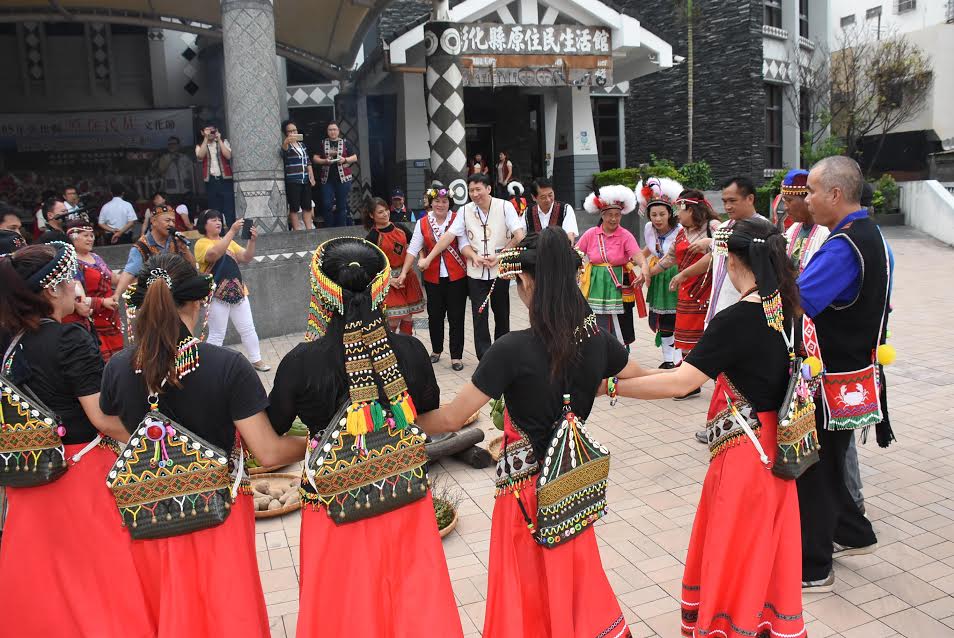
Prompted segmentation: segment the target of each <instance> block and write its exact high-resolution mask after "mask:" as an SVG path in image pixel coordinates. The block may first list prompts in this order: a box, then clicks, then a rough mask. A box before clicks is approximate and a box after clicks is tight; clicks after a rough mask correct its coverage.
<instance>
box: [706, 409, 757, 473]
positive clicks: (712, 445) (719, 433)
mask: <svg viewBox="0 0 954 638" xmlns="http://www.w3.org/2000/svg"><path fill="white" fill-rule="evenodd" d="M734 405H735V408H736V409H737V410H738V411H739V414H740V415H741V416H742V418H743V419H745V422H746V423H748V425H749V427H750V428H752V431H753V432H758V431H759V429H760V428H761V427H762V425H761V423H760V422H759V420H758V418H757V417H756V414H755V412H754V411H753V410H752V406H751V405H750V404H749V402H748V401H746V400H745V399H743V398H741V397H740V398H738V399H735V401H734ZM706 435H707V437H708V439H709V455H710V459H715V457H717V456H719V455H720V454H722V453H723V452H725V451H726V450H727V449H729V448H730V447H733V446H735V445H738V444H739V443H740V442H741V441H742V440H743V439H745V431H744V430H743V429H742V426H741V425H739V423H738V421H737V420H736V419H735V417H734V416H733V415H732V408H731V407H730V406H726V407H724V408H722V410H720V411H719V412H718V413H717V414H716V415H715V416H714V417H712V418H711V419H709V421H708V422H706Z"/></svg>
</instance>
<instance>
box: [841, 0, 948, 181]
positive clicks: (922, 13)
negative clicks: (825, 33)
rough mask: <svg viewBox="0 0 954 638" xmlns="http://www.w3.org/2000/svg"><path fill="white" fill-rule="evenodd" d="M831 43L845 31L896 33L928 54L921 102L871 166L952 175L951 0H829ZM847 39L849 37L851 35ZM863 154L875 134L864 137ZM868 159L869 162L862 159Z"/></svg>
mask: <svg viewBox="0 0 954 638" xmlns="http://www.w3.org/2000/svg"><path fill="white" fill-rule="evenodd" d="M830 5H831V9H830V21H829V24H830V30H829V47H830V49H831V50H832V51H833V52H835V53H837V52H838V51H839V50H840V49H841V48H842V47H843V45H844V43H845V37H846V36H845V34H846V32H848V33H855V34H857V35H856V36H855V37H859V36H860V37H866V38H872V39H880V38H883V37H890V36H896V35H900V36H903V37H905V38H906V39H907V40H908V41H910V42H911V43H912V44H914V45H916V46H917V47H919V48H920V49H921V50H922V51H923V52H924V54H926V55H927V56H928V57H929V58H930V64H931V67H932V68H933V73H932V75H933V81H932V83H931V89H930V93H929V95H928V97H927V100H926V103H925V106H924V108H923V109H922V110H921V111H920V113H918V114H917V115H916V116H915V117H913V118H911V119H909V120H908V121H906V122H903V123H901V124H900V125H899V126H898V127H896V128H895V129H894V130H893V131H892V132H891V133H890V134H889V135H888V136H887V138H886V140H885V145H884V148H883V149H882V150H881V152H880V153H879V154H878V157H877V163H876V165H875V166H874V167H873V168H874V170H876V171H878V172H880V171H891V172H892V173H895V174H896V175H898V176H899V177H911V178H916V179H923V178H925V177H931V178H936V177H937V178H943V179H945V180H947V181H954V110H952V109H951V104H954V82H951V81H950V77H951V69H952V68H954V0H890V1H888V2H869V3H866V4H864V8H861V5H859V3H858V2H856V1H853V0H831V2H830ZM849 41H850V38H849ZM860 146H861V151H862V154H863V157H862V161H864V160H865V156H867V155H869V154H871V152H872V149H873V148H874V147H876V146H877V140H876V139H874V138H872V139H867V140H865V139H863V140H862V144H861V145H860ZM865 164H866V165H867V162H865Z"/></svg>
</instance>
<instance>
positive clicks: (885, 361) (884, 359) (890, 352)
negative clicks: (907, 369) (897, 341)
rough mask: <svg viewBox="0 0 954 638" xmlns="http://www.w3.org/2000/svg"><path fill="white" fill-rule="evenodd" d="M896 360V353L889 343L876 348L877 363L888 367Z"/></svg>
mask: <svg viewBox="0 0 954 638" xmlns="http://www.w3.org/2000/svg"><path fill="white" fill-rule="evenodd" d="M897 358H898V352H897V350H895V349H894V346H892V345H891V344H890V343H885V344H883V345H880V346H878V363H880V364H881V365H883V366H889V365H891V364H892V363H894V360H895V359H897Z"/></svg>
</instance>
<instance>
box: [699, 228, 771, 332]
mask: <svg viewBox="0 0 954 638" xmlns="http://www.w3.org/2000/svg"><path fill="white" fill-rule="evenodd" d="M775 232H778V231H775ZM713 252H714V253H715V254H716V255H720V256H722V257H728V255H729V253H730V252H734V253H741V252H747V253H748V261H749V264H750V266H751V267H752V273H753V274H754V275H755V283H756V285H757V286H758V288H759V296H760V297H761V298H762V309H763V310H764V311H765V320H766V322H767V323H768V325H769V327H770V328H774V329H775V330H778V331H779V332H780V333H782V334H785V323H784V321H785V315H784V312H783V310H782V295H781V293H780V292H779V290H778V276H777V275H776V274H775V267H774V266H773V265H772V258H771V254H770V250H769V246H768V243H767V242H766V241H765V238H763V237H753V236H752V235H750V234H748V233H746V232H742V231H739V230H737V229H736V227H735V226H732V227H729V228H720V229H719V230H717V231H716V232H715V237H714V248H713Z"/></svg>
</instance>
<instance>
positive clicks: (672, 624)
mask: <svg viewBox="0 0 954 638" xmlns="http://www.w3.org/2000/svg"><path fill="white" fill-rule="evenodd" d="M885 235H886V236H887V238H888V240H889V242H890V243H891V246H892V248H893V250H894V253H895V256H896V260H897V271H896V279H895V288H894V313H893V314H892V318H891V325H892V332H893V337H892V343H893V344H894V345H895V346H896V347H897V349H898V362H897V363H896V364H894V365H893V366H891V367H889V368H888V371H887V378H888V383H889V386H888V388H889V402H890V408H891V415H892V424H893V427H894V430H895V433H896V435H897V437H898V442H897V443H896V444H894V445H892V446H891V447H890V448H889V449H887V450H882V449H880V448H878V447H877V445H876V444H875V443H874V441H873V440H872V441H870V442H869V443H868V444H867V445H862V446H859V453H860V457H861V464H862V475H863V479H864V483H865V490H864V492H865V499H866V505H867V511H868V516H869V517H870V518H871V520H872V521H873V522H874V526H875V530H876V532H877V534H878V538H879V542H880V547H879V549H878V550H877V552H876V553H874V554H872V555H868V556H856V557H849V558H845V559H842V560H840V561H838V562H837V563H836V567H835V573H836V577H837V581H836V585H835V591H834V592H833V593H830V594H812V595H808V596H806V597H805V601H804V602H805V614H806V618H807V619H808V620H809V623H808V635H809V636H811V637H812V638H824V637H826V636H842V637H844V638H889V637H895V636H905V637H908V638H943V637H948V636H949V637H954V493H952V491H951V481H952V479H954V461H952V459H951V457H950V456H948V455H949V454H952V453H954V353H952V350H951V349H949V347H948V344H951V343H954V321H952V319H951V318H952V317H954V295H952V294H951V292H950V288H948V287H947V285H945V284H946V280H948V281H949V279H950V277H951V276H952V273H954V249H951V248H950V247H946V246H943V245H942V244H940V243H938V242H936V241H934V240H932V239H930V238H928V237H927V236H925V235H922V234H920V233H918V232H916V231H914V230H911V229H907V228H889V229H886V231H885ZM511 298H512V301H511V304H512V316H513V319H512V324H513V328H522V327H526V325H527V315H526V310H525V309H524V308H523V306H522V305H521V304H520V302H519V300H518V299H517V297H516V295H515V294H514V293H511ZM637 334H638V342H637V344H636V347H635V348H634V350H633V352H634V355H633V356H635V357H636V358H637V359H638V360H639V361H640V362H641V363H643V364H644V365H656V363H657V359H658V352H657V351H656V350H655V349H654V348H653V345H652V336H651V334H650V332H649V330H648V329H647V326H646V324H645V322H642V323H640V324H639V328H638V330H637ZM419 336H420V337H421V338H422V339H423V340H424V342H425V343H427V337H426V330H419ZM297 340H298V335H290V336H288V337H281V338H276V339H270V340H268V341H266V342H264V343H263V344H262V345H263V348H262V351H263V354H264V356H265V359H266V360H267V361H268V362H269V363H272V364H273V365H274V364H277V363H278V361H279V360H280V358H281V356H282V355H283V354H284V353H285V352H287V351H288V350H289V349H290V348H291V347H292V346H293V345H294V344H295V343H296V342H297ZM467 344H468V348H472V339H471V336H470V325H469V319H468V336H467ZM464 362H465V364H466V368H465V369H464V371H463V372H461V373H455V372H453V371H452V370H451V369H450V362H449V360H448V359H447V357H446V356H445V358H444V359H443V360H442V361H441V362H439V363H438V364H437V365H436V366H435V369H436V372H437V378H438V381H439V382H440V385H441V388H442V391H443V395H444V398H445V400H449V399H450V398H452V397H453V395H454V394H455V392H456V389H457V388H458V387H459V386H460V384H461V383H462V382H464V381H465V380H467V379H468V378H469V376H468V375H470V374H471V373H472V372H473V370H474V366H475V365H476V363H477V361H476V358H475V356H474V354H473V350H472V349H470V350H468V351H467V352H465V355H464ZM273 376H274V372H271V373H268V374H266V375H263V377H264V380H265V382H266V384H268V385H270V384H271V381H272V379H273ZM709 395H710V392H709V391H707V389H705V388H704V389H703V393H702V397H701V398H699V399H694V400H691V401H683V402H673V401H670V400H665V401H655V402H641V401H634V400H622V401H621V402H620V403H619V404H618V405H617V406H616V407H614V408H610V407H609V405H608V401H607V400H606V399H605V398H604V399H600V400H598V401H597V403H596V405H595V406H594V410H593V414H592V416H591V418H590V422H589V424H588V425H590V426H591V428H592V430H593V431H594V433H595V434H596V436H597V437H598V438H599V440H600V441H602V442H604V443H605V444H607V445H608V446H609V447H610V448H611V449H612V451H613V470H612V473H611V479H610V481H611V485H610V488H609V502H610V509H611V513H610V514H609V515H608V516H607V517H606V518H604V519H603V521H601V522H600V523H599V524H598V526H597V528H596V530H597V536H598V537H599V540H600V548H601V552H602V559H603V566H604V567H605V569H606V570H607V572H608V574H609V577H610V580H611V582H612V584H613V586H614V588H615V591H616V594H617V596H618V597H619V600H620V603H621V604H622V605H623V609H624V611H625V612H626V617H627V620H628V621H629V623H630V625H631V628H632V631H633V634H634V635H635V636H636V637H637V638H646V637H649V636H659V637H663V638H671V637H675V636H678V635H679V614H678V607H679V602H678V601H679V599H678V594H679V583H680V577H681V575H682V569H683V560H684V558H685V553H686V548H687V545H688V541H689V533H690V529H691V525H692V519H693V515H694V513H695V506H696V502H697V499H698V497H699V491H700V488H701V483H702V479H703V477H704V475H705V472H706V465H707V462H708V459H707V451H706V450H705V448H704V447H703V446H701V445H699V444H698V443H696V442H695V440H694V439H693V433H694V432H695V431H696V430H697V429H699V428H700V426H701V425H702V424H703V423H704V420H705V409H706V406H707V404H708V398H709ZM488 410H489V409H488V408H484V410H482V412H481V418H480V420H479V421H478V423H479V424H480V427H482V428H484V429H485V430H486V431H487V432H488V439H487V440H488V441H489V440H490V438H491V437H492V436H493V432H494V431H493V426H492V425H491V424H490V418H489V411H488ZM872 439H873V437H872ZM432 477H433V478H434V479H435V480H436V481H438V482H443V483H444V484H445V485H446V486H447V487H450V488H452V489H456V490H459V491H460V493H461V497H462V502H461V505H460V512H459V513H460V522H459V525H458V527H457V529H456V530H455V531H454V532H453V533H451V534H450V535H449V536H448V537H447V538H446V539H445V540H444V551H445V554H446V556H447V562H448V565H449V567H450V575H451V579H452V581H453V586H454V592H455V594H456V596H457V602H458V605H459V609H460V616H461V622H462V623H463V627H464V634H465V636H467V638H476V637H477V636H479V635H480V629H481V627H482V626H483V617H484V596H485V594H486V589H487V560H488V551H489V545H490V515H491V511H492V508H493V484H492V478H491V470H490V469H487V470H474V469H472V468H470V467H468V466H466V465H463V464H462V463H459V462H457V461H455V460H444V461H442V462H441V463H439V465H438V466H437V467H436V468H434V469H433V470H432ZM300 521H301V517H300V514H299V513H296V514H293V515H288V516H285V517H283V518H279V519H268V520H263V521H259V522H258V525H257V532H258V534H257V538H256V544H257V549H258V559H259V565H260V568H261V577H262V584H263V586H264V589H265V596H266V599H267V603H268V613H269V616H270V618H271V626H272V636H273V638H292V637H293V636H295V623H296V621H297V616H298V614H297V612H298V605H299V601H298V564H299V545H300V533H299V527H300ZM727 551H741V552H744V551H745V550H744V548H728V549H727Z"/></svg>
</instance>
